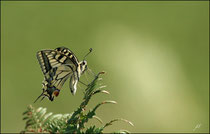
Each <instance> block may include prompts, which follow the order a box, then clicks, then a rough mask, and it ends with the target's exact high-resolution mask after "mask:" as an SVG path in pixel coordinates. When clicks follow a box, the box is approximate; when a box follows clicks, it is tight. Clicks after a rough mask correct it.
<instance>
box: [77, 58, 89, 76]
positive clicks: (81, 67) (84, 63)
mask: <svg viewBox="0 0 210 134" xmlns="http://www.w3.org/2000/svg"><path fill="white" fill-rule="evenodd" d="M79 65H80V70H81V74H83V73H84V72H85V71H86V70H87V61H85V60H83V61H81V62H80V63H79Z"/></svg>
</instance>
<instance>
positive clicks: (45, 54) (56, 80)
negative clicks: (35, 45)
mask: <svg viewBox="0 0 210 134" xmlns="http://www.w3.org/2000/svg"><path fill="white" fill-rule="evenodd" d="M91 51H92V49H91V48H90V52H91ZM90 52H89V53H90ZM89 53H88V54H89ZM88 54H86V56H87V55H88ZM86 56H85V57H86ZM85 57H84V59H83V61H81V62H79V61H78V58H77V57H76V56H75V55H74V53H73V52H72V51H71V50H69V49H68V48H65V47H58V48H56V49H55V50H42V51H38V52H37V59H38V61H39V64H40V66H41V69H42V72H43V74H44V80H43V82H42V85H43V87H42V90H43V92H42V94H41V95H40V96H39V97H38V98H37V99H36V100H35V102H36V101H37V100H38V99H39V98H40V97H42V99H41V100H43V99H44V98H45V97H47V98H48V99H49V100H51V101H53V100H54V96H56V97H57V96H58V95H59V92H60V90H61V88H62V86H63V84H64V83H65V81H66V80H67V79H68V78H70V81H69V87H70V91H71V93H72V94H73V95H75V93H76V90H77V83H78V81H79V78H80V76H81V75H82V74H83V73H84V72H85V70H87V61H85ZM35 102H34V103H35Z"/></svg>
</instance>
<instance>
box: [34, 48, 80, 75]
mask: <svg viewBox="0 0 210 134" xmlns="http://www.w3.org/2000/svg"><path fill="white" fill-rule="evenodd" d="M37 59H38V61H39V64H40V66H41V69H42V72H43V73H44V75H45V74H46V73H48V72H49V70H51V69H52V68H56V67H58V66H61V65H70V66H71V67H72V69H73V70H76V69H77V67H78V60H77V58H76V57H75V55H74V54H73V53H72V52H71V51H70V50H69V49H64V48H63V49H59V48H57V49H56V50H43V51H39V52H37Z"/></svg>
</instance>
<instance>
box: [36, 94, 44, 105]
mask: <svg viewBox="0 0 210 134" xmlns="http://www.w3.org/2000/svg"><path fill="white" fill-rule="evenodd" d="M41 96H43V93H42V94H41V95H39V97H37V99H36V100H35V101H34V103H36V101H37V100H38V99H39V98H40V97H41Z"/></svg>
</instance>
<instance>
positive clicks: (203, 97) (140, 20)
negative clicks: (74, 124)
mask: <svg viewBox="0 0 210 134" xmlns="http://www.w3.org/2000/svg"><path fill="white" fill-rule="evenodd" d="M1 4H2V9H1V11H2V13H1V19H2V20H1V21H2V22H1V28H2V29H1V35H2V40H1V45H2V46H1V73H2V74H1V108H2V109H1V110H2V111H1V124H2V132H20V131H21V130H23V129H24V125H25V122H24V121H22V112H23V111H24V110H25V109H26V107H27V105H29V104H32V103H33V101H34V100H35V99H36V98H37V97H38V95H40V94H41V92H42V90H41V88H42V85H41V82H42V80H43V74H42V72H41V69H40V66H39V64H38V61H37V59H36V52H37V51H39V50H41V49H54V48H56V47H58V46H65V47H68V48H69V49H71V50H72V51H73V52H74V53H75V54H76V55H77V57H78V58H79V59H80V60H81V59H82V58H83V56H84V55H85V54H86V53H87V52H88V49H89V48H90V47H92V48H93V53H92V54H91V55H89V56H88V58H87V61H88V65H89V68H91V69H92V71H94V72H95V73H96V72H99V71H102V70H104V71H106V72H107V73H106V75H104V76H103V84H105V85H107V90H108V91H109V92H110V93H111V95H103V94H101V95H98V96H95V98H94V99H93V100H92V101H91V102H90V105H89V107H92V106H94V105H95V104H97V103H98V102H100V101H103V100H115V101H117V102H118V104H117V105H104V106H103V107H101V108H100V109H99V110H98V112H97V114H98V116H99V117H101V118H102V120H103V121H104V122H108V121H109V120H111V119H113V118H119V117H122V118H125V119H128V120H130V121H132V122H133V123H134V125H135V126H134V127H131V126H129V125H128V124H126V123H124V122H116V123H115V124H114V125H113V126H110V127H108V128H107V129H106V131H105V132H112V131H115V130H118V129H127V130H129V131H131V132H196V133H197V132H209V13H208V11H209V2H195V1H193V2H140V1H139V2H128V1H122V2H113V1H110V2H104V1H99V2H82V1H80V2H50V1H49V2H40V1H36V2H1ZM87 77H88V80H89V81H90V80H91V79H92V78H93V77H92V75H88V74H87ZM81 79H82V80H83V81H84V82H86V83H87V81H86V78H85V76H82V78H81ZM78 88H79V89H78V90H77V94H76V96H72V95H71V94H70V91H69V87H68V82H66V84H65V85H64V87H63V90H62V91H61V93H60V95H59V97H57V98H55V101H53V102H50V101H48V100H47V99H45V100H44V101H42V102H37V103H36V104H33V106H35V107H36V108H37V107H39V106H42V107H47V110H48V112H50V111H51V112H53V113H71V112H72V111H73V110H74V109H76V108H77V106H78V105H79V104H80V102H81V99H82V95H83V94H82V91H83V90H84V88H85V87H84V86H83V85H81V84H79V86H78ZM91 123H96V124H97V125H98V126H100V124H99V123H98V122H97V121H95V120H92V121H91ZM198 126H200V127H198Z"/></svg>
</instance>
